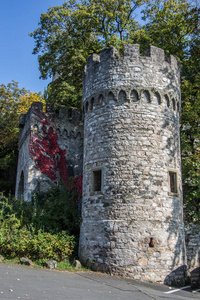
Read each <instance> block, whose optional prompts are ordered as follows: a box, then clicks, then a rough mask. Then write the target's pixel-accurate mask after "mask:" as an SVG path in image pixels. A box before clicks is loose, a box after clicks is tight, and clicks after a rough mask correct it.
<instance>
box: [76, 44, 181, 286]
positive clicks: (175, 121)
mask: <svg viewBox="0 0 200 300" xmlns="http://www.w3.org/2000/svg"><path fill="white" fill-rule="evenodd" d="M180 108H181V91H180V75H179V68H178V65H177V61H176V59H175V58H174V57H173V56H171V55H170V56H168V57H165V54H164V51H163V50H162V49H159V48H156V47H154V46H150V48H149V49H148V51H147V52H146V56H141V55H140V49H139V45H126V46H125V49H124V55H123V56H120V55H119V53H118V52H117V51H116V49H115V48H113V47H111V48H107V49H105V50H102V51H101V53H100V56H98V55H92V56H91V57H89V59H88V61H87V65H86V68H85V72H84V81H83V112H84V163H83V200H82V201H83V202H82V225H81V234H80V246H79V255H80V259H81V260H82V262H84V263H85V264H88V265H90V266H92V267H93V269H96V270H103V271H106V272H111V273H113V274H116V275H123V276H128V277H132V278H134V279H140V280H153V281H155V282H165V283H172V281H173V280H174V278H175V277H176V281H180V280H181V279H182V278H183V275H184V274H183V272H182V270H184V265H185V245H184V226H183V204H182V185H181V157H180V141H179V117H180Z"/></svg>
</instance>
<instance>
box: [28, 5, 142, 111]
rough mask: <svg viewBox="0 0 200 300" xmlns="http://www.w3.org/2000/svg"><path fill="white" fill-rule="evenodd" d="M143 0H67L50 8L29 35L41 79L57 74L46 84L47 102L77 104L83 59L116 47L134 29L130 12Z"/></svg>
mask: <svg viewBox="0 0 200 300" xmlns="http://www.w3.org/2000/svg"><path fill="white" fill-rule="evenodd" d="M145 1H147V0H118V1H116V0H97V1H95V0H83V1H81V3H79V1H75V0H69V1H68V2H65V3H64V4H63V5H61V6H54V7H50V8H49V9H48V11H47V13H43V14H42V15H41V17H40V23H39V27H38V28H37V29H36V30H35V31H34V32H33V33H31V34H30V35H31V36H32V37H33V38H34V40H35V48H34V50H33V53H34V54H38V61H39V69H40V72H41V77H42V78H47V77H51V76H53V75H55V74H58V75H59V77H57V79H56V80H55V81H53V82H52V83H51V84H50V85H49V87H48V101H49V102H50V104H51V105H53V106H57V105H66V106H67V107H70V106H76V107H79V108H80V107H81V95H82V74H83V70H84V66H85V64H86V60H87V58H88V56H89V55H90V54H92V53H99V51H100V50H101V49H102V48H103V47H105V46H110V45H114V46H116V47H117V48H120V47H121V46H122V45H123V43H124V42H126V41H128V40H129V38H130V34H129V32H130V31H131V30H135V29H136V28H137V22H136V21H135V20H134V15H133V14H134V11H135V9H136V8H137V7H139V6H140V5H141V4H142V3H143V2H145Z"/></svg>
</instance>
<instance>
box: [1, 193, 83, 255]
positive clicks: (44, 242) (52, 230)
mask: <svg viewBox="0 0 200 300" xmlns="http://www.w3.org/2000/svg"><path fill="white" fill-rule="evenodd" d="M68 196H69V195H68ZM40 197H41V195H40ZM40 197H39V196H38V197H35V198H34V199H33V202H24V201H19V200H13V199H7V198H6V197H4V196H3V195H1V196H0V226H1V229H0V253H1V254H2V255H4V256H7V257H20V256H27V257H29V258H30V259H32V260H43V259H54V260H57V261H62V260H66V259H68V258H69V256H70V255H71V254H72V252H73V251H74V247H75V240H76V239H77V237H76V238H75V236H74V235H72V234H71V233H72V231H74V232H75V231H76V230H77V229H78V228H79V222H78V212H77V205H76V208H75V204H73V203H72V204H70V199H69V197H68V198H67V199H66V194H65V197H64V192H60V189H58V188H56V189H53V190H52V191H49V192H47V193H43V197H41V198H40ZM51 201H52V202H51ZM61 207H62V215H61V216H60V213H61ZM70 209H71V210H72V211H71V212H70ZM65 218H66V219H67V220H65ZM51 220H52V222H51ZM69 233H70V234H69Z"/></svg>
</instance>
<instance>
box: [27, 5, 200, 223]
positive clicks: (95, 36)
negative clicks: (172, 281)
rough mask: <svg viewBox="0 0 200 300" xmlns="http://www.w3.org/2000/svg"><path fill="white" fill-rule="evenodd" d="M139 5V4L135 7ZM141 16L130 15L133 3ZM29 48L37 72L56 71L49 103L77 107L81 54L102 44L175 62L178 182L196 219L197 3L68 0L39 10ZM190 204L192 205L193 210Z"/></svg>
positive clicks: (198, 120) (49, 73)
mask: <svg viewBox="0 0 200 300" xmlns="http://www.w3.org/2000/svg"><path fill="white" fill-rule="evenodd" d="M141 5H142V6H141ZM139 7H140V8H141V7H142V9H143V10H142V11H141V19H142V20H143V21H144V22H143V23H142V24H138V23H137V22H136V20H135V10H136V8H139ZM31 36H33V38H34V39H35V43H36V44H35V48H34V51H33V53H34V54H39V67H40V71H41V77H42V78H46V77H48V76H52V75H53V74H55V73H56V72H57V73H58V74H59V75H60V77H58V79H57V80H55V82H53V83H52V84H51V85H50V87H49V101H50V103H51V104H54V105H59V104H65V105H67V106H77V107H80V106H81V88H82V72H83V68H84V65H85V63H86V59H87V57H88V56H89V55H90V54H91V53H98V52H99V51H100V50H101V49H102V48H103V47H106V46H110V45H114V46H115V47H117V48H118V49H120V50H121V49H123V44H124V43H128V42H129V43H130V42H131V43H139V44H140V45H141V49H142V50H145V49H146V48H147V46H148V45H149V44H153V45H155V46H157V47H161V48H163V49H164V50H165V53H166V54H173V55H175V56H176V57H177V58H178V59H179V61H180V67H181V75H182V117H181V124H182V131H181V144H182V156H183V183H184V185H183V187H184V201H185V212H186V219H187V220H189V221H196V222H199V220H200V219H199V218H200V208H199V200H200V199H199V197H200V188H199V182H200V181H199V168H200V167H199V162H200V154H199V128H200V125H199V124H200V117H199V107H200V103H199V75H198V74H199V57H200V55H199V54H200V53H199V44H200V43H199V42H200V41H199V7H198V2H197V1H193V2H192V1H189V0H144V1H143V0H141V1H140V0H138V1H137V0H136V1H129V0H118V1H115V0H107V1H106V0H97V1H95V0H82V1H81V2H80V1H75V0H74V1H68V2H65V3H64V4H63V5H61V6H57V7H52V8H49V10H48V11H47V13H46V14H42V15H41V19H40V23H39V27H38V29H36V30H35V31H34V32H33V33H32V34H31ZM194 208H195V209H194Z"/></svg>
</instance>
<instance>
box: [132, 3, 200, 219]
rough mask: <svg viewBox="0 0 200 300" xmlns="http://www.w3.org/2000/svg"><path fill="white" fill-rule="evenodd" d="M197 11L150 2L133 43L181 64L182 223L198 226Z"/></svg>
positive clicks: (199, 113)
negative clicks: (160, 51)
mask: <svg viewBox="0 0 200 300" xmlns="http://www.w3.org/2000/svg"><path fill="white" fill-rule="evenodd" d="M199 13H200V9H199V8H198V6H197V4H196V3H195V2H194V5H193V4H191V3H190V2H189V1H187V0H155V1H154V0H153V1H151V2H150V3H148V5H147V6H146V8H145V9H144V10H143V14H144V16H143V19H144V20H145V21H146V24H145V25H144V26H143V27H142V29H141V33H140V34H135V39H136V41H138V42H140V43H143V47H144V48H145V47H146V46H147V44H149V43H150V44H153V45H155V46H158V47H161V48H163V49H164V50H165V53H166V54H173V55H175V56H176V57H177V58H178V59H179V62H180V70H181V89H182V114H181V149H182V166H183V192H184V206H185V210H184V212H185V219H186V220H187V221H190V222H191V221H192V222H197V223H199V222H200V96H199V93H200V75H199V74H200V28H199Z"/></svg>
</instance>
